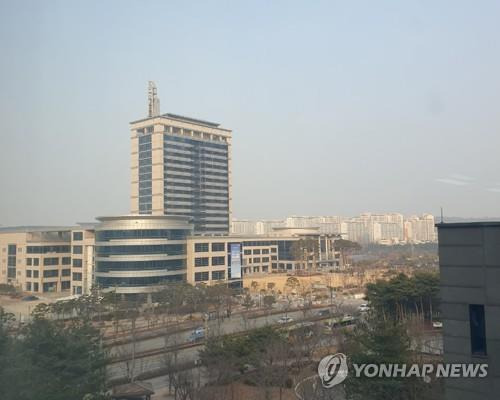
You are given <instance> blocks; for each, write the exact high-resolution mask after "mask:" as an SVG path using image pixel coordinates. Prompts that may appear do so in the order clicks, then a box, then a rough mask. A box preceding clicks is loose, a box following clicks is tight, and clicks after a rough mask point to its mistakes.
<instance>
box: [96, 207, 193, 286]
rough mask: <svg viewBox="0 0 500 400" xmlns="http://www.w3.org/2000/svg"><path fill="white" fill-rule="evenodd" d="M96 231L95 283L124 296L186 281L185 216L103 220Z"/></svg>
mask: <svg viewBox="0 0 500 400" xmlns="http://www.w3.org/2000/svg"><path fill="white" fill-rule="evenodd" d="M102 221H103V222H102V223H101V226H100V227H98V228H96V233H95V235H96V246H95V277H96V284H97V285H98V286H99V287H101V288H103V289H109V290H113V289H115V290H116V291H117V292H121V293H131V294H133V293H144V292H148V291H151V290H154V289H153V288H152V287H151V286H155V285H161V284H162V283H167V282H171V281H182V280H184V279H185V278H186V237H187V236H189V235H190V234H191V233H192V229H190V228H191V226H190V225H189V223H188V219H186V218H182V217H171V218H169V217H163V216H144V217H139V216H138V217H127V216H125V217H116V218H113V217H109V220H108V219H106V217H104V218H103V219H102Z"/></svg>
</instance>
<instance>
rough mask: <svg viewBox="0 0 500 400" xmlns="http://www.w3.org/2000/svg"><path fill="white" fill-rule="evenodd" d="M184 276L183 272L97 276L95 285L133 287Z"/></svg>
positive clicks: (165, 281)
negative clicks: (157, 274) (133, 275)
mask: <svg viewBox="0 0 500 400" xmlns="http://www.w3.org/2000/svg"><path fill="white" fill-rule="evenodd" d="M184 278H185V275H184V274H178V275H170V276H148V277H129V278H125V277H120V278H118V277H113V278H110V277H101V276H98V277H97V285H98V286H99V287H102V288H109V287H111V288H112V287H121V286H125V287H135V286H151V285H160V284H163V283H169V282H180V281H183V280H184Z"/></svg>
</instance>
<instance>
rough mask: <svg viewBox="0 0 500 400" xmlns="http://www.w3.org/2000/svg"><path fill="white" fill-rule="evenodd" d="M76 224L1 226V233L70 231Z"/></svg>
mask: <svg viewBox="0 0 500 400" xmlns="http://www.w3.org/2000/svg"><path fill="white" fill-rule="evenodd" d="M74 228H75V227H74V226H43V225H41V226H29V225H28V226H5V227H0V233H24V232H60V231H70V230H72V229H74Z"/></svg>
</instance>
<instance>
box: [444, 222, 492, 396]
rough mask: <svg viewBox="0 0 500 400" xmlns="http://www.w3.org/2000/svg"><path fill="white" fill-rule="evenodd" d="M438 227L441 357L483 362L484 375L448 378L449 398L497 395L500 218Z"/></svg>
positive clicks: (445, 224)
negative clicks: (499, 220) (485, 374)
mask: <svg viewBox="0 0 500 400" xmlns="http://www.w3.org/2000/svg"><path fill="white" fill-rule="evenodd" d="M437 227H438V238H439V264H440V276H441V297H442V304H441V311H442V316H443V344H444V361H445V362H446V363H480V364H484V363H487V364H488V365H489V367H488V376H487V377H486V378H447V379H446V382H445V387H446V399H447V400H462V399H464V400H465V399H467V400H476V399H477V400H479V399H481V400H484V399H491V400H493V399H498V398H500V222H477V223H450V224H447V223H441V224H438V225H437Z"/></svg>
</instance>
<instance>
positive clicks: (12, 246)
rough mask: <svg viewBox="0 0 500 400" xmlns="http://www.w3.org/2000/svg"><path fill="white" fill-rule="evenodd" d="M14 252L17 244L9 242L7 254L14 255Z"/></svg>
mask: <svg viewBox="0 0 500 400" xmlns="http://www.w3.org/2000/svg"><path fill="white" fill-rule="evenodd" d="M16 253H17V246H16V245H15V244H9V245H8V251H7V254H8V255H9V256H15V255H16Z"/></svg>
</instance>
